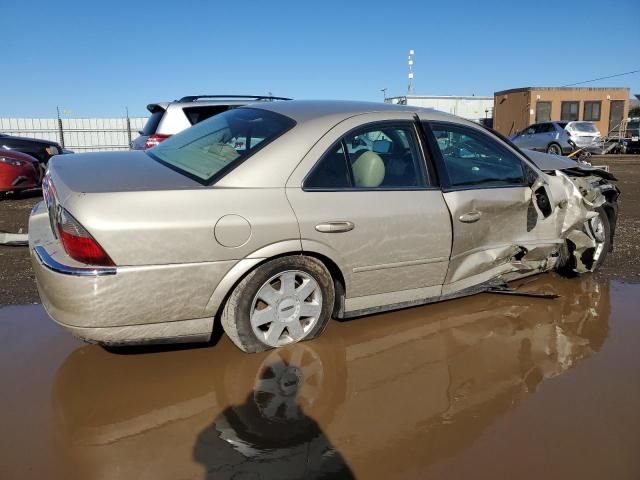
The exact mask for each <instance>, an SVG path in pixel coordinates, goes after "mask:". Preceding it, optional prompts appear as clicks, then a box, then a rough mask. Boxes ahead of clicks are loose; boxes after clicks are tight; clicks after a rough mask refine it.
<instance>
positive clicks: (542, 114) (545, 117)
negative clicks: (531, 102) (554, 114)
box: [536, 102, 551, 123]
mask: <svg viewBox="0 0 640 480" xmlns="http://www.w3.org/2000/svg"><path fill="white" fill-rule="evenodd" d="M550 121H551V102H538V103H536V123H539V122H550Z"/></svg>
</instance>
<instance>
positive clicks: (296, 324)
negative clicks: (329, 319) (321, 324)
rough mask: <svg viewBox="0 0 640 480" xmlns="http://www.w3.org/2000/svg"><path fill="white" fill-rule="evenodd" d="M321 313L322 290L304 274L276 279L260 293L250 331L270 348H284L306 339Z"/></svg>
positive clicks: (292, 272)
mask: <svg viewBox="0 0 640 480" xmlns="http://www.w3.org/2000/svg"><path fill="white" fill-rule="evenodd" d="M321 313H322V290H321V289H320V286H319V285H318V282H317V281H316V280H315V279H314V278H313V277H312V276H311V275H309V274H308V273H306V272H303V271H301V270H288V271H285V272H281V273H278V274H277V275H274V276H273V277H271V278H270V279H269V280H267V281H266V282H265V283H264V284H263V285H262V286H261V287H260V289H259V290H258V293H257V294H256V296H255V297H254V299H253V303H252V305H251V317H250V321H251V328H252V329H253V333H254V334H255V335H256V337H257V338H258V339H259V340H260V341H261V342H263V343H265V344H266V345H269V346H270V347H281V346H283V345H288V344H290V343H295V342H298V341H300V340H302V339H303V338H305V337H306V336H307V335H308V334H309V332H311V330H313V328H314V327H315V326H316V324H317V323H318V320H319V318H320V315H321Z"/></svg>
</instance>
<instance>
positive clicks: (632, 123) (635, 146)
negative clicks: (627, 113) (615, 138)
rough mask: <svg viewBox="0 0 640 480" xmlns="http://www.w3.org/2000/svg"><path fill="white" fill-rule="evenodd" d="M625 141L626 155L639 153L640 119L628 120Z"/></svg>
mask: <svg viewBox="0 0 640 480" xmlns="http://www.w3.org/2000/svg"><path fill="white" fill-rule="evenodd" d="M625 141H626V144H627V153H640V118H630V119H629V121H628V122H627V128H626V134H625Z"/></svg>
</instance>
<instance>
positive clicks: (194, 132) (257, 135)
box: [146, 108, 295, 184]
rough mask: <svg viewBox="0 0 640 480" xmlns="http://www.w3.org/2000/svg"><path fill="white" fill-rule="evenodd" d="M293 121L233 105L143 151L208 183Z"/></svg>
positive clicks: (289, 125)
mask: <svg viewBox="0 0 640 480" xmlns="http://www.w3.org/2000/svg"><path fill="white" fill-rule="evenodd" d="M294 125H295V122H294V121H293V120H292V119H290V118H288V117H285V116H284V115H280V114H277V113H273V112H269V111H267V110H260V109H253V108H237V109H233V110H227V111H226V112H223V113H221V114H219V115H215V116H213V117H211V118H209V119H208V120H205V121H204V122H201V123H198V124H197V125H194V126H193V127H191V128H188V129H186V130H184V131H182V132H180V133H178V134H177V135H174V136H172V137H171V138H169V139H167V140H165V141H164V142H162V143H160V144H159V145H158V146H156V147H154V148H151V149H149V150H146V152H147V154H148V155H150V156H151V157H152V158H154V159H155V160H158V161H159V162H161V163H163V164H165V165H167V166H168V167H170V168H172V169H174V170H177V171H179V172H180V173H183V174H184V175H186V176H188V177H191V178H193V179H195V180H197V181H199V182H201V183H205V184H208V183H211V182H212V181H214V180H216V179H218V178H220V177H222V176H223V175H224V174H225V173H226V172H228V171H229V170H230V169H232V168H233V167H234V166H236V165H238V164H239V163H241V162H242V161H243V160H245V159H247V158H248V157H250V156H251V155H253V154H254V153H255V152H256V151H257V150H259V149H260V148H262V147H263V146H265V145H266V144H268V143H269V142H271V141H272V140H274V139H276V138H277V137H279V136H280V135H282V134H283V133H285V132H286V131H287V130H289V129H290V128H292V127H293V126H294Z"/></svg>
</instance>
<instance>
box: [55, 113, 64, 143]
mask: <svg viewBox="0 0 640 480" xmlns="http://www.w3.org/2000/svg"><path fill="white" fill-rule="evenodd" d="M56 112H58V136H59V137H60V146H61V147H62V148H64V130H63V129H62V119H61V118H60V107H58V106H57V105H56Z"/></svg>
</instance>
